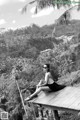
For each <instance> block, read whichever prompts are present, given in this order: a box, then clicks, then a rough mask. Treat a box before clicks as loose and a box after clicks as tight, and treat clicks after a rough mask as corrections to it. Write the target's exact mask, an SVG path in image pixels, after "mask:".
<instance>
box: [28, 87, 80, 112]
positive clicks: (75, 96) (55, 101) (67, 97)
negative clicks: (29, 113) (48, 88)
mask: <svg viewBox="0 0 80 120" xmlns="http://www.w3.org/2000/svg"><path fill="white" fill-rule="evenodd" d="M29 102H32V103H34V104H42V105H44V106H47V107H52V108H53V109H54V110H64V111H66V110H67V111H68V110H69V111H74V112H80V88H79V87H70V86H69V87H65V88H64V89H62V90H60V91H57V92H40V93H39V94H38V97H36V98H34V99H32V100H30V101H29Z"/></svg>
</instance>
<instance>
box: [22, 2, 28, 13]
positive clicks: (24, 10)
mask: <svg viewBox="0 0 80 120" xmlns="http://www.w3.org/2000/svg"><path fill="white" fill-rule="evenodd" d="M26 11H27V4H26V5H25V6H24V7H23V8H22V10H21V13H22V14H23V13H24V12H26Z"/></svg>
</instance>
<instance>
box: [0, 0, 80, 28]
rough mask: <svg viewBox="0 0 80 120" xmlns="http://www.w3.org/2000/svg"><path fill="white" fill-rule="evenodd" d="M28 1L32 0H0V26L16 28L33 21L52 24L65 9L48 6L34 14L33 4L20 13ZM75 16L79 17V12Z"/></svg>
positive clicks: (41, 24) (39, 23) (38, 23)
mask: <svg viewBox="0 0 80 120" xmlns="http://www.w3.org/2000/svg"><path fill="white" fill-rule="evenodd" d="M30 1H32V0H0V28H13V29H16V28H21V27H25V26H29V25H31V24H33V23H34V24H37V25H39V26H43V25H49V24H53V23H54V22H55V20H56V19H58V18H59V16H60V15H61V14H62V13H63V12H64V11H65V10H66V9H64V8H61V9H59V10H57V9H56V8H53V7H48V8H46V9H43V10H41V11H39V12H38V14H34V10H35V6H36V4H33V5H29V6H28V8H27V12H26V13H24V14H21V9H22V8H23V7H24V6H25V4H26V3H28V2H30ZM76 15H77V13H76ZM76 15H74V17H75V16H76ZM77 17H79V18H80V16H79V14H78V15H77Z"/></svg>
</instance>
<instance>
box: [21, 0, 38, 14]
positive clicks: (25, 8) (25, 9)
mask: <svg viewBox="0 0 80 120" xmlns="http://www.w3.org/2000/svg"><path fill="white" fill-rule="evenodd" d="M35 2H36V0H34V1H31V2H29V3H27V4H26V5H25V6H24V7H23V8H22V11H21V12H22V13H25V12H26V11H27V7H28V5H29V4H30V5H31V4H33V3H35Z"/></svg>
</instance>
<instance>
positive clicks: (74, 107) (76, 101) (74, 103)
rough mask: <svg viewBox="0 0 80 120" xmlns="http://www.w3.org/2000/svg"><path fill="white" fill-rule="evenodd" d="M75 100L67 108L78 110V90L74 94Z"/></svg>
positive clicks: (79, 99)
mask: <svg viewBox="0 0 80 120" xmlns="http://www.w3.org/2000/svg"><path fill="white" fill-rule="evenodd" d="M75 98H76V99H77V100H75V101H74V102H73V103H72V104H71V105H70V106H69V107H71V108H73V109H79V110H80V88H79V89H77V93H76V94H75Z"/></svg>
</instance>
